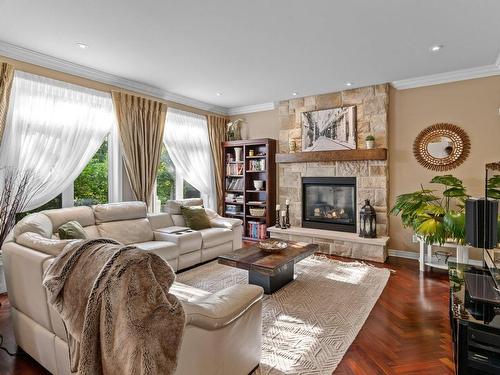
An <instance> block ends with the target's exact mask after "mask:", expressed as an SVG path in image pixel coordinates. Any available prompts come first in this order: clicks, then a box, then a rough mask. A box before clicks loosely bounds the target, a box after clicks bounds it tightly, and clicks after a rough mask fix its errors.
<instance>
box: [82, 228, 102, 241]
mask: <svg viewBox="0 0 500 375" xmlns="http://www.w3.org/2000/svg"><path fill="white" fill-rule="evenodd" d="M83 230H84V231H85V233H86V234H87V238H89V239H93V238H99V237H101V234H100V233H99V229H97V226H96V225H89V226H88V227H83Z"/></svg>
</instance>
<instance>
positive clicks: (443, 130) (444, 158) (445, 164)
mask: <svg viewBox="0 0 500 375" xmlns="http://www.w3.org/2000/svg"><path fill="white" fill-rule="evenodd" d="M469 153H470V139H469V136H468V135H467V133H466V132H465V131H464V130H463V129H462V128H460V127H458V126H456V125H453V124H444V123H443V124H434V125H432V126H429V127H428V128H426V129H424V130H422V131H421V132H420V134H419V135H418V136H417V138H415V141H414V142H413V154H414V155H415V158H416V159H417V161H418V162H419V163H420V164H421V165H422V166H424V167H425V168H427V169H431V170H434V171H447V170H450V169H453V168H456V167H458V166H459V165H460V164H462V163H463V162H464V161H465V160H466V159H467V157H468V156H469Z"/></svg>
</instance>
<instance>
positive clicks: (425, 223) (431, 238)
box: [390, 175, 469, 245]
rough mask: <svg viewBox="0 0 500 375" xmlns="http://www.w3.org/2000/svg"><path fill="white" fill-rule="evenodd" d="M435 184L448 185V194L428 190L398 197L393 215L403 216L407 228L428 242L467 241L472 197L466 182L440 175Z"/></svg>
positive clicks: (446, 191)
mask: <svg viewBox="0 0 500 375" xmlns="http://www.w3.org/2000/svg"><path fill="white" fill-rule="evenodd" d="M431 183H435V184H441V185H444V191H443V192H442V193H439V192H438V191H436V190H430V189H424V187H423V186H422V187H421V189H420V190H418V191H415V192H413V193H408V194H402V195H399V196H398V197H397V198H396V202H395V204H394V207H393V208H392V209H391V211H390V213H391V214H392V215H401V220H402V222H403V226H404V227H409V228H412V229H413V231H414V232H415V233H416V234H417V235H418V236H419V237H421V238H422V239H423V240H424V241H425V242H426V243H428V244H432V243H438V244H443V243H445V242H446V241H449V240H452V241H454V242H456V243H458V244H460V245H463V244H464V242H465V200H466V199H467V198H468V197H469V196H468V195H467V191H466V189H465V187H464V186H463V182H462V180H460V179H458V178H456V177H454V176H452V175H445V176H436V177H434V178H433V179H432V180H431Z"/></svg>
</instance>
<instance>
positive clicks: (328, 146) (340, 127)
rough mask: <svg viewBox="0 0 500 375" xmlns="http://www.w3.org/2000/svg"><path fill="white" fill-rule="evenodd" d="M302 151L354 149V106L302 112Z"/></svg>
mask: <svg viewBox="0 0 500 375" xmlns="http://www.w3.org/2000/svg"><path fill="white" fill-rule="evenodd" d="M301 121H302V151H334V150H354V149H356V106H348V107H339V108H331V109H322V110H316V111H309V112H303V113H302V114H301Z"/></svg>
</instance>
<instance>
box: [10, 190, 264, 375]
mask: <svg viewBox="0 0 500 375" xmlns="http://www.w3.org/2000/svg"><path fill="white" fill-rule="evenodd" d="M201 204H202V201H201V200H199V199H191V200H184V201H170V202H168V203H167V213H164V214H153V215H148V214H147V212H146V206H145V205H144V203H142V202H124V203H115V204H104V205H96V206H93V207H74V208H64V209H59V210H49V211H43V212H41V213H36V214H32V215H29V216H27V217H26V218H24V219H23V220H22V221H20V222H19V223H18V224H17V225H16V226H15V227H14V230H13V231H12V233H11V235H10V236H9V238H8V239H7V241H6V242H5V243H4V245H3V247H2V251H3V259H4V267H5V276H6V282H7V290H8V295H9V301H10V303H11V306H12V317H13V323H14V332H15V336H16V341H17V343H18V345H19V346H20V347H21V348H22V349H23V350H24V351H26V352H27V353H28V354H29V355H31V356H32V357H33V358H34V359H36V360H37V361H38V362H39V363H40V364H41V365H42V366H44V367H45V368H46V369H47V370H49V371H50V372H52V373H54V374H58V375H59V374H61V375H67V374H69V373H70V371H69V358H68V347H67V344H66V333H65V329H64V326H63V323H62V321H61V319H60V318H59V316H58V314H57V312H56V311H55V310H53V309H52V307H51V306H49V305H48V303H47V296H46V293H45V289H44V288H43V286H42V279H43V273H44V271H45V270H46V269H47V267H48V266H49V265H50V264H51V262H52V260H53V258H54V256H56V255H57V254H59V253H60V251H61V250H62V249H63V248H64V246H65V245H66V243H67V242H68V240H60V239H59V238H58V236H57V235H56V233H57V229H58V228H59V226H61V225H62V224H64V223H66V222H68V221H71V220H76V221H78V222H79V223H80V224H81V225H82V226H83V227H84V230H85V232H86V234H87V236H88V237H89V238H97V237H108V238H113V239H115V240H118V241H120V242H122V243H124V244H134V245H136V246H137V247H138V248H140V249H143V250H144V251H152V252H154V253H156V254H158V255H160V256H161V257H163V258H164V259H165V260H166V261H167V262H168V263H169V264H170V265H171V266H172V268H173V269H174V270H176V271H177V270H181V269H184V268H187V267H191V266H194V265H196V264H198V263H200V262H205V261H208V260H211V259H214V258H216V257H217V256H218V255H220V254H222V253H227V252H230V251H233V250H235V249H237V248H240V247H241V234H242V228H241V225H242V223H241V221H240V220H237V219H227V218H223V217H221V216H219V215H217V214H216V213H215V212H213V211H211V210H207V214H208V216H209V218H210V222H211V225H212V227H211V228H208V229H203V230H200V231H191V230H189V229H188V228H185V223H184V220H183V217H182V215H181V213H180V207H181V206H182V205H191V206H193V205H201ZM171 290H172V292H173V293H174V294H175V295H177V296H178V297H179V298H180V300H181V301H182V303H183V306H184V310H185V312H186V316H187V323H186V327H185V332H184V338H183V342H182V346H181V350H180V354H179V365H178V368H177V371H176V374H179V375H188V374H189V375H191V374H202V373H203V374H221V375H224V374H231V375H232V374H235V375H237V374H248V373H250V372H251V371H252V369H253V368H255V367H256V366H257V365H258V364H259V362H260V353H261V324H262V293H263V292H262V289H261V288H260V287H257V286H253V285H236V286H232V287H229V288H226V289H224V290H221V291H218V292H216V293H208V292H205V291H202V290H199V289H196V288H193V287H190V286H187V285H184V284H180V283H177V282H176V283H174V285H173V287H172V289H171ZM166 324H167V322H166Z"/></svg>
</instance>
